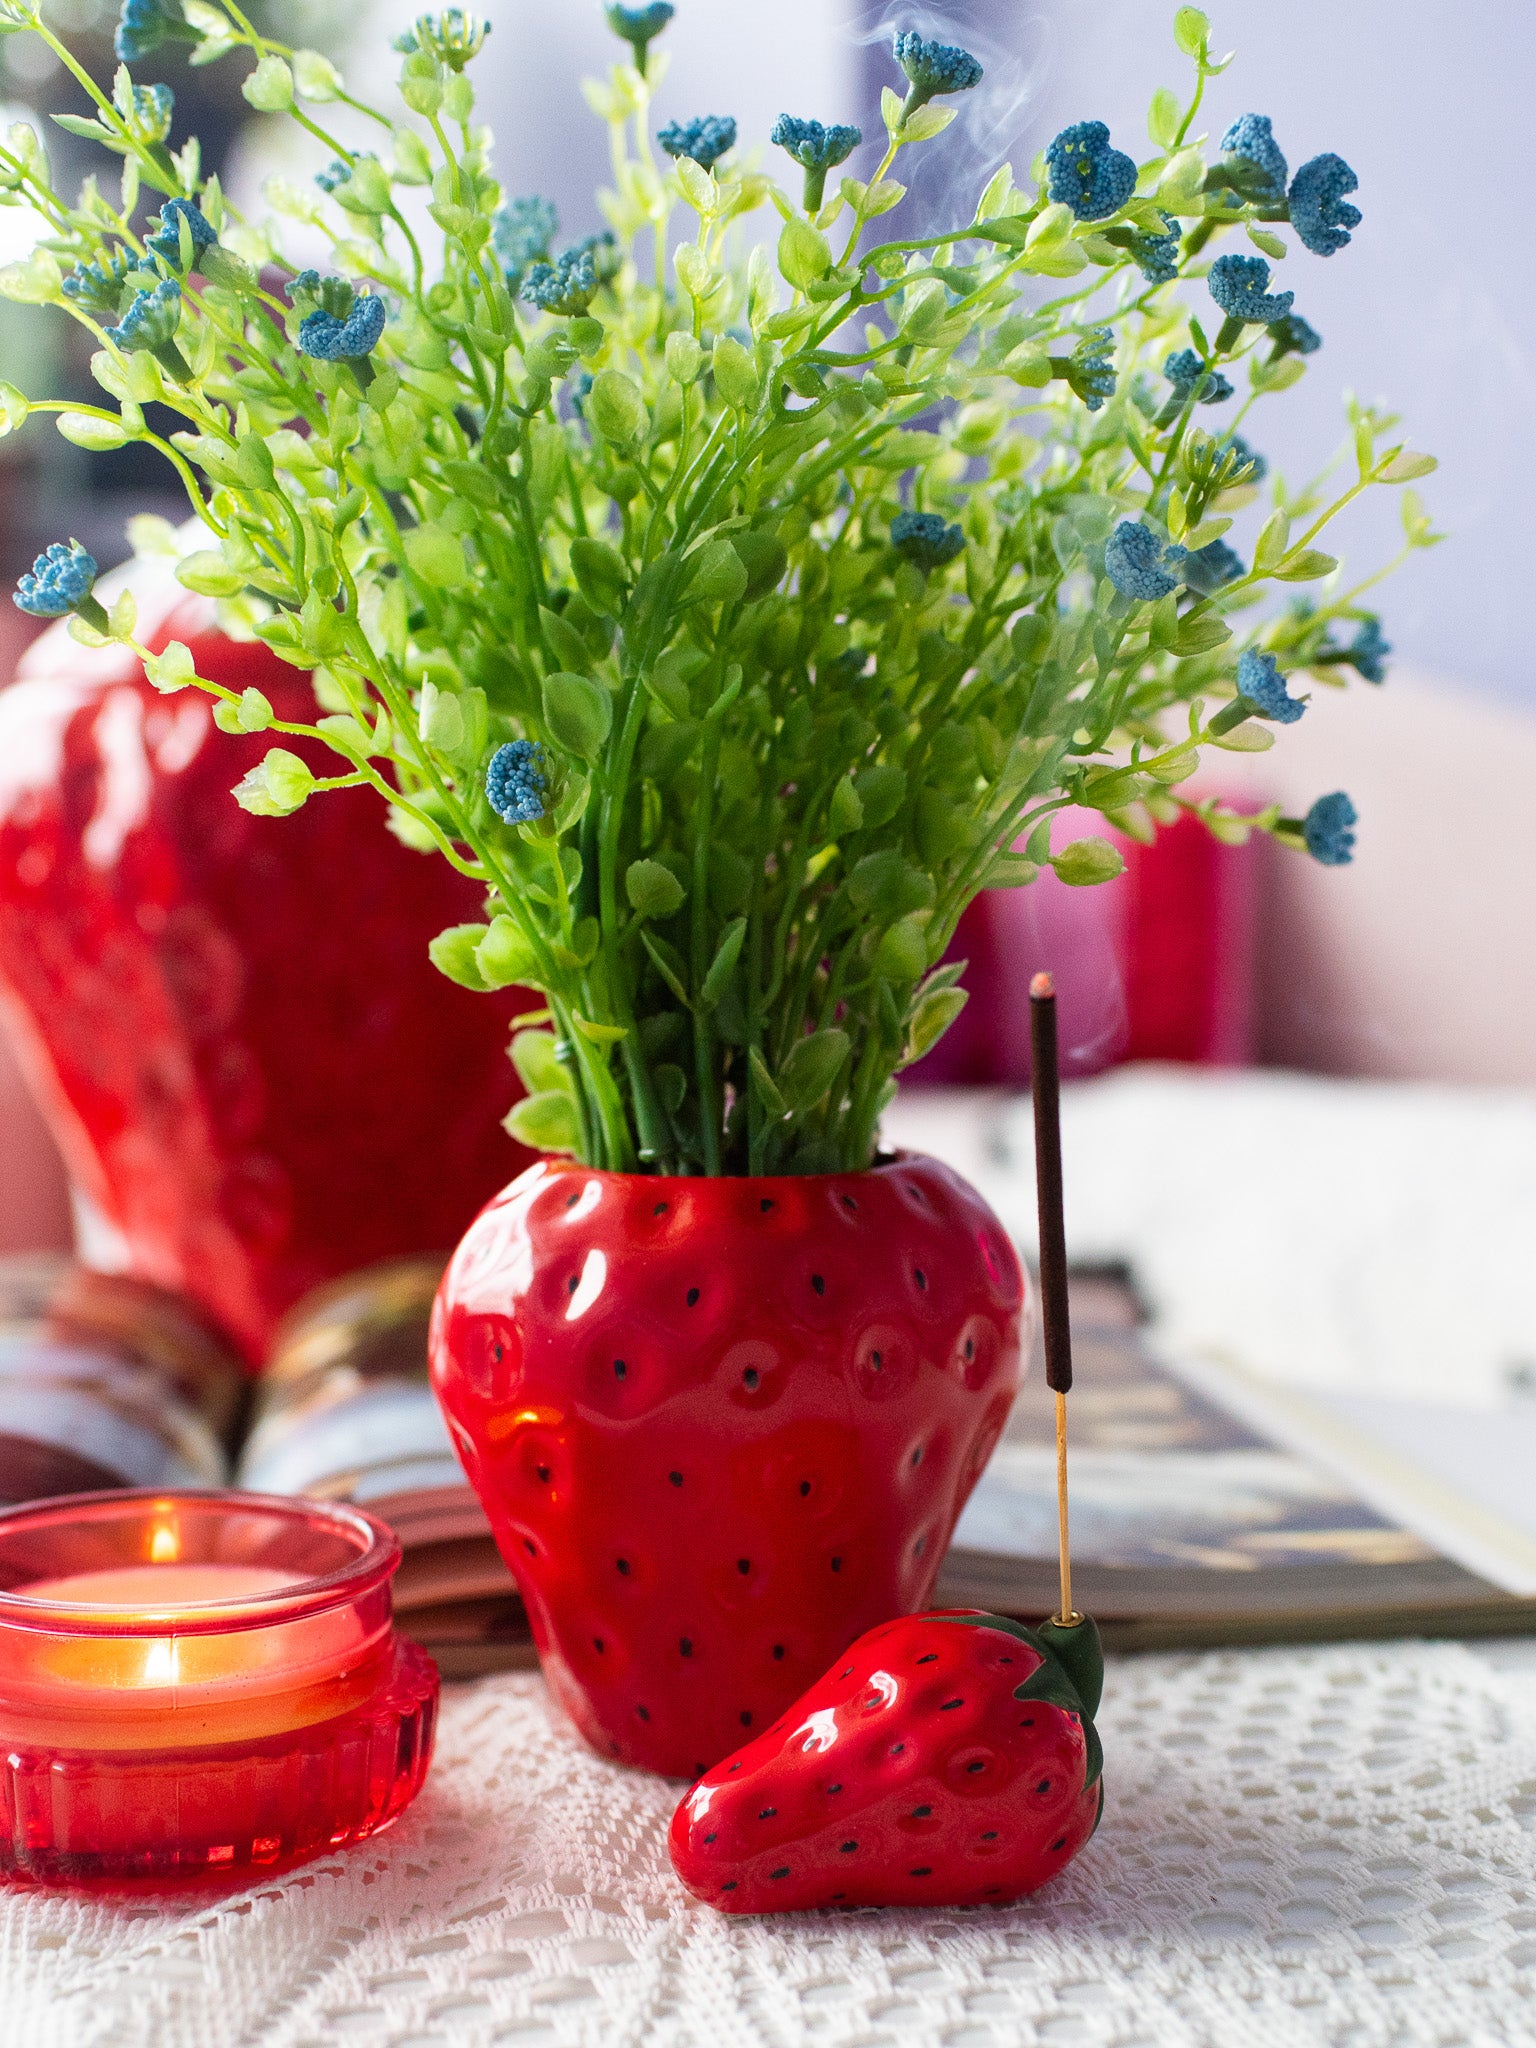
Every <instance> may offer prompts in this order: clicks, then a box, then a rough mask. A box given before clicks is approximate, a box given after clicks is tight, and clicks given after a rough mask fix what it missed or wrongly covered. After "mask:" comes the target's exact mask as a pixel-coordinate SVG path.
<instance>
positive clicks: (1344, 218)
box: [1221, 114, 1360, 256]
mask: <svg viewBox="0 0 1536 2048" xmlns="http://www.w3.org/2000/svg"><path fill="white" fill-rule="evenodd" d="M1221 147H1222V152H1223V154H1224V155H1225V156H1226V157H1227V158H1228V160H1229V161H1230V162H1233V163H1236V164H1240V165H1241V166H1242V167H1243V170H1244V172H1245V174H1246V175H1245V176H1244V177H1243V179H1242V182H1243V184H1244V185H1245V187H1246V196H1247V197H1249V198H1252V199H1255V200H1257V201H1258V203H1259V205H1260V206H1262V207H1266V208H1272V209H1277V210H1279V212H1280V214H1281V217H1284V214H1285V213H1286V212H1288V213H1289V217H1290V223H1291V226H1292V227H1293V228H1294V229H1295V230H1296V236H1297V239H1298V241H1300V242H1301V243H1302V244H1303V246H1304V247H1306V248H1308V249H1310V250H1311V251H1312V253H1313V255H1314V256H1334V255H1337V254H1338V252H1339V250H1340V249H1342V248H1344V247H1345V246H1346V244H1347V243H1348V241H1349V237H1350V230H1351V229H1352V228H1357V227H1359V225H1360V209H1359V207H1358V206H1351V205H1350V204H1349V202H1348V201H1347V200H1346V199H1345V197H1344V195H1345V193H1346V192H1353V191H1356V190H1357V189H1358V187H1359V183H1360V181H1359V179H1358V178H1357V177H1356V176H1355V174H1354V172H1353V171H1352V170H1351V169H1350V167H1349V165H1348V164H1347V163H1345V161H1344V159H1343V157H1341V156H1335V155H1334V154H1333V152H1332V151H1331V150H1329V151H1325V153H1324V154H1323V155H1322V156H1315V157H1313V158H1312V159H1311V161H1310V162H1309V163H1304V164H1303V165H1302V167H1301V169H1300V170H1299V171H1298V172H1297V173H1296V175H1295V177H1294V178H1291V180H1290V193H1289V196H1287V193H1286V179H1287V177H1288V175H1289V173H1288V170H1287V166H1286V161H1285V157H1284V155H1283V154H1282V153H1281V149H1280V145H1279V144H1278V143H1277V142H1276V141H1275V138H1274V135H1273V133H1272V132H1271V128H1270V123H1269V117H1268V115H1267V114H1243V115H1240V116H1239V118H1238V119H1237V120H1236V121H1234V122H1233V123H1232V126H1231V127H1230V128H1229V129H1228V130H1227V132H1226V134H1225V135H1224V136H1223V137H1222V138H1221Z"/></svg>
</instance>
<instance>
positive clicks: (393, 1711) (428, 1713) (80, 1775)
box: [0, 1494, 437, 1877]
mask: <svg viewBox="0 0 1536 2048" xmlns="http://www.w3.org/2000/svg"><path fill="white" fill-rule="evenodd" d="M399 1561H400V1551H399V1545H398V1544H397V1543H396V1541H395V1539H394V1537H393V1536H392V1535H391V1534H390V1532H389V1531H388V1530H387V1529H385V1528H384V1527H383V1525H382V1524H380V1523H376V1522H373V1521H372V1520H371V1519H370V1518H369V1517H367V1516H365V1515H363V1514H361V1513H359V1512H357V1511H356V1510H353V1509H350V1508H331V1507H326V1506H322V1505H320V1504H318V1503H315V1502H307V1501H280V1500H275V1499H270V1498H267V1497H265V1496H262V1495H241V1494H188V1495H183V1496H180V1497H179V1498H175V1499H166V1498H157V1497H154V1496H146V1495H141V1494H139V1495H136V1494H96V1495H80V1496H77V1497H76V1498H75V1499H73V1500H68V1501H50V1502H45V1503H41V1504H40V1505H39V1506H37V1507H34V1508H28V1509H22V1510H20V1511H18V1512H17V1513H14V1514H12V1515H9V1516H5V1517H0V1872H4V1871H6V1870H24V1871H26V1873H27V1874H29V1875H43V1876H53V1875H66V1876H71V1877H79V1876H82V1875H84V1876H99V1875H112V1874H132V1873H136V1872H143V1873H145V1874H150V1873H160V1874H170V1873H174V1872H176V1871H179V1870H182V1869H193V1868H204V1869H205V1868H208V1867H210V1866H221V1865H222V1866H224V1867H230V1866H235V1865H239V1864H242V1863H247V1862H256V1863H271V1862H273V1861H274V1860H279V1859H280V1858H286V1857H289V1856H291V1855H293V1854H295V1853H307V1852H308V1850H310V1849H313V1848H318V1847H322V1846H329V1845H330V1844H332V1843H335V1842H339V1841H345V1840H356V1839H359V1838H360V1837H361V1836H362V1835H365V1834H367V1833H370V1832H371V1831H372V1830H373V1829H374V1828H376V1827H378V1826H380V1825H382V1824H384V1822H385V1821H387V1820H388V1819H391V1818H393V1816H394V1814H395V1813H397V1812H398V1811H400V1810H401V1808H402V1807H403V1806H404V1805H405V1803H406V1802H407V1801H408V1800H409V1798H410V1797H411V1796H412V1795H413V1794H414V1792H415V1790H416V1789H417V1787H418V1786H419V1784H420V1782H421V1778H422V1776H423V1774H424V1772H425V1769H426V1763H427V1756H428V1753H429V1747H430V1738H431V1728H432V1718H433V1709H434V1706H435V1701H436V1693H437V1677H436V1672H435V1670H434V1669H433V1667H432V1665H431V1660H430V1659H429V1658H427V1657H426V1656H425V1654H424V1653H423V1652H421V1651H419V1650H417V1649H416V1648H415V1647H414V1645H410V1644H406V1643H403V1642H402V1641H401V1640H400V1639H399V1638H398V1637H397V1636H396V1635H395V1632H394V1625H393V1618H392V1614H391V1605H390V1579H391V1578H392V1576H393V1574H394V1571H395V1569H396V1567H397V1566H398V1564H399ZM295 1763H299V1764H300V1765H301V1767H300V1768H299V1769H294V1768H292V1766H293V1765H294V1764H295ZM60 1766H63V1767H64V1768H63V1775H62V1777H61V1776H60V1775H59V1770H60ZM327 1801H329V1802H330V1808H329V1809H328V1807H327ZM40 1837H41V1838H42V1839H41V1840H39V1838H40ZM7 1838H9V1844H10V1851H9V1852H8V1848H7Z"/></svg>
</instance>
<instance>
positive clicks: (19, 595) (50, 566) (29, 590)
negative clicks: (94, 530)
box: [11, 540, 106, 624]
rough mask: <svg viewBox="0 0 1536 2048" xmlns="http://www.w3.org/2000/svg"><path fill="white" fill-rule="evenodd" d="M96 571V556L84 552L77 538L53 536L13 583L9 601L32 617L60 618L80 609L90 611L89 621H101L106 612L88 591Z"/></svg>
mask: <svg viewBox="0 0 1536 2048" xmlns="http://www.w3.org/2000/svg"><path fill="white" fill-rule="evenodd" d="M96 573H97V571H96V557H95V556H94V555H89V554H87V553H86V551H85V549H84V548H83V547H81V545H80V543H79V541H77V540H72V541H69V542H67V543H66V542H64V541H62V540H56V541H55V542H54V543H53V545H52V546H51V547H48V548H45V549H44V550H43V552H42V553H41V554H40V555H39V556H38V558H37V560H36V561H35V562H34V563H33V564H32V567H31V570H30V572H29V573H28V574H27V575H25V576H23V577H22V579H21V581H20V582H19V583H18V584H17V585H16V592H15V595H14V597H13V598H12V600H11V602H12V603H13V604H14V605H15V606H16V609H17V610H18V611H23V612H29V613H30V614H31V615H32V617H33V618H34V619H62V618H64V617H65V616H66V615H67V614H68V613H70V612H84V613H86V614H87V616H90V615H91V614H94V617H93V618H92V623H93V624H95V623H97V622H98V621H99V622H100V623H102V624H105V622H106V614H105V612H103V611H102V608H101V606H100V605H99V604H98V603H97V602H96V600H95V599H94V598H93V597H92V595H91V592H92V590H93V589H94V587H95V583H96Z"/></svg>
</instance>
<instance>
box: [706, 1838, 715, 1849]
mask: <svg viewBox="0 0 1536 2048" xmlns="http://www.w3.org/2000/svg"><path fill="white" fill-rule="evenodd" d="M714 1839H715V1838H714V1836H713V1835H706V1836H705V1837H704V1846H705V1848H706V1849H707V1848H708V1847H709V1845H710V1843H711V1842H712V1841H713V1840H714Z"/></svg>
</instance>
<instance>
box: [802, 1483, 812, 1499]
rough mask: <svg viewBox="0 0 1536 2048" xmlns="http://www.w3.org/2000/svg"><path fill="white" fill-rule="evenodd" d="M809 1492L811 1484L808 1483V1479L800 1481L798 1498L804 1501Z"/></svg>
mask: <svg viewBox="0 0 1536 2048" xmlns="http://www.w3.org/2000/svg"><path fill="white" fill-rule="evenodd" d="M810 1490H811V1482H810V1481H809V1479H802V1480H801V1482H800V1498H801V1499H802V1500H804V1499H805V1498H806V1497H807V1495H808V1494H809V1493H810Z"/></svg>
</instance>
